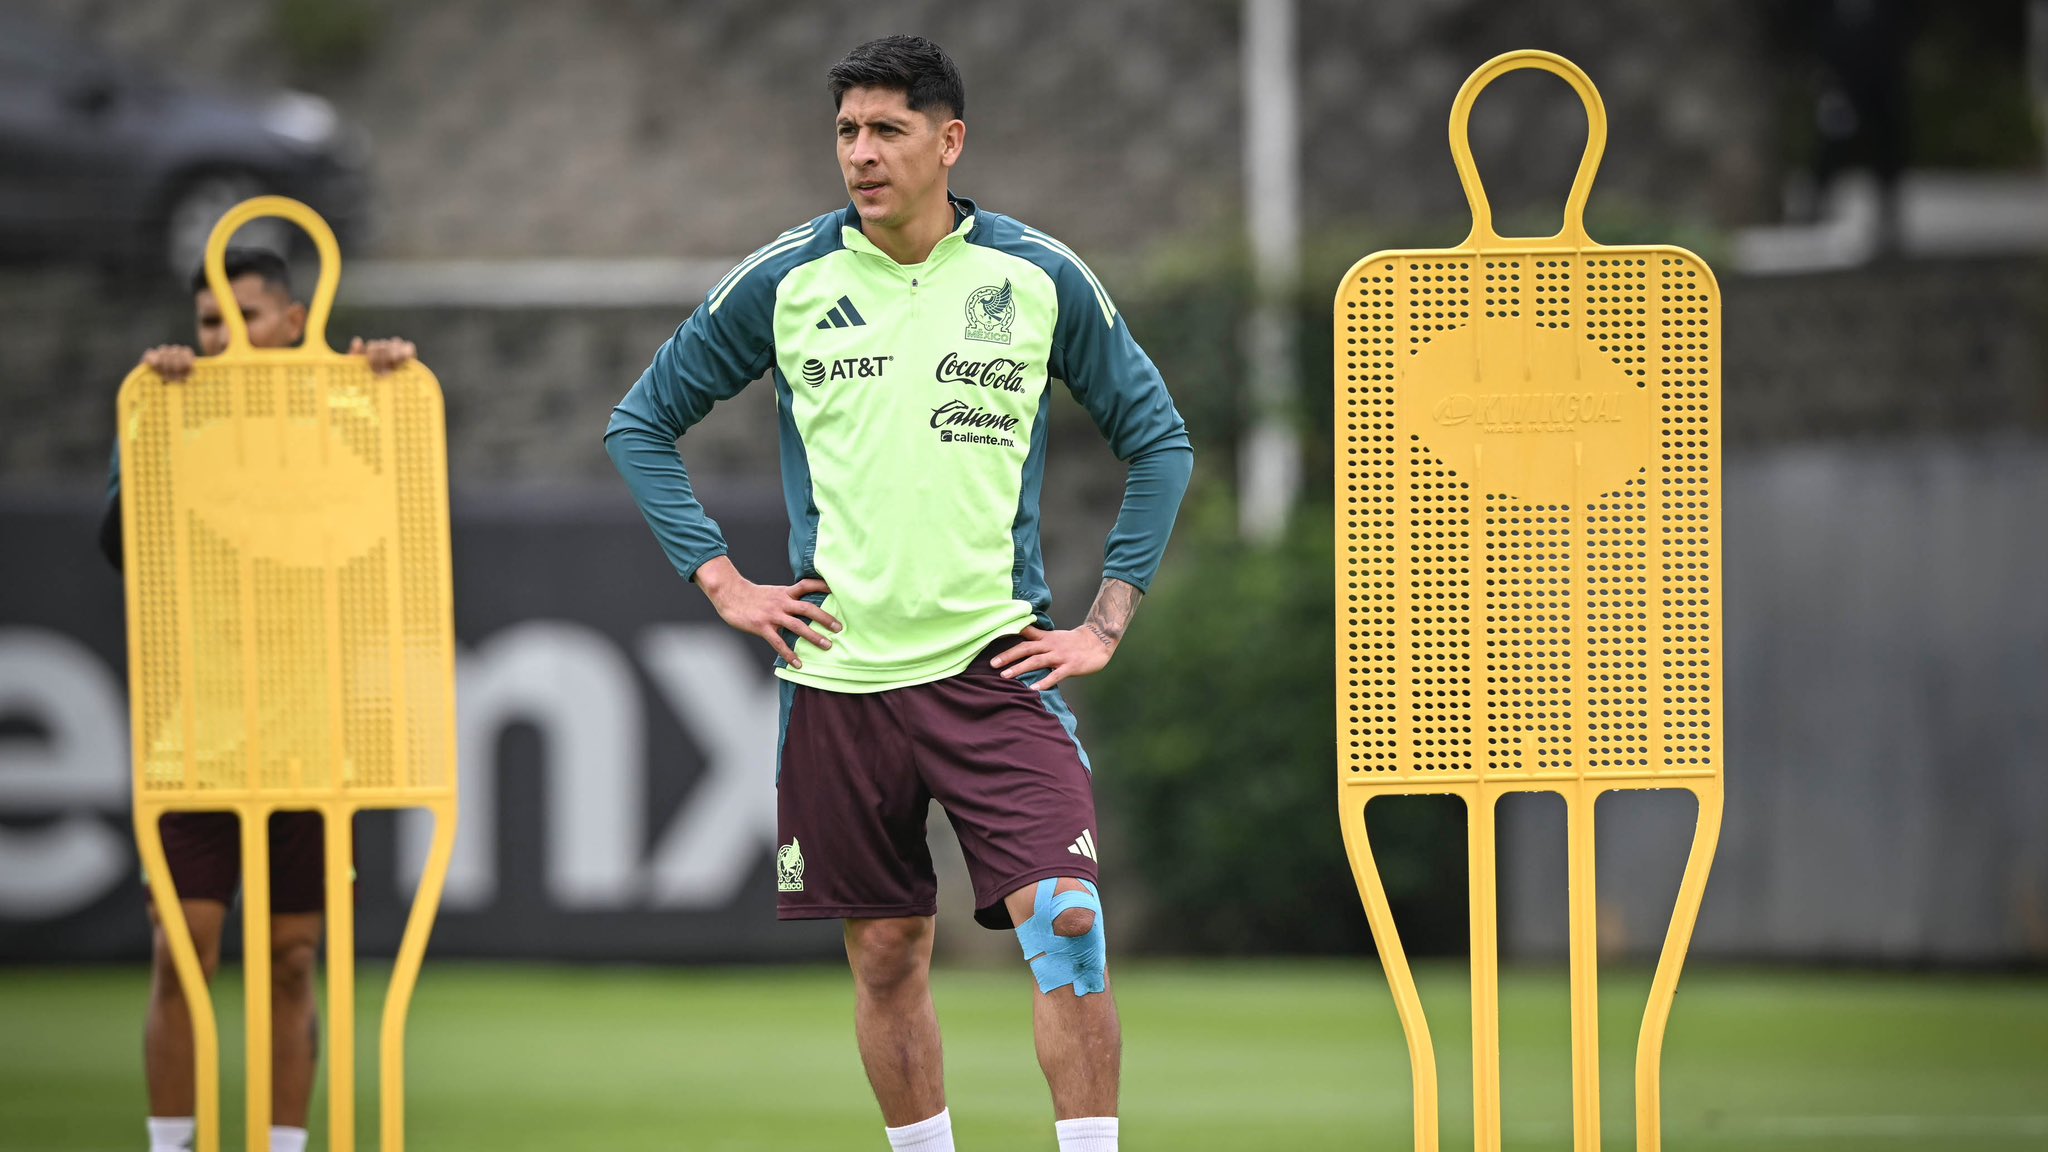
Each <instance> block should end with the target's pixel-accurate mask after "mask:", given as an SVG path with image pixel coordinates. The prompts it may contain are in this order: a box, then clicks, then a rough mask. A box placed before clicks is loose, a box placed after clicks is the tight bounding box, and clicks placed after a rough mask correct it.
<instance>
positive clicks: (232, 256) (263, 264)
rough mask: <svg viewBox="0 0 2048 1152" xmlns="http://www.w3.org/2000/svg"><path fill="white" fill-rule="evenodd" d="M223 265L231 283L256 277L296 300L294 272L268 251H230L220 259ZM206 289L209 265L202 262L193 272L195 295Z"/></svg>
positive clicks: (245, 249)
mask: <svg viewBox="0 0 2048 1152" xmlns="http://www.w3.org/2000/svg"><path fill="white" fill-rule="evenodd" d="M221 266H222V268H224V269H225V270H226V271H227V274H228V283H230V284H233V283H234V282H235V281H237V280H240V279H241V278H242V277H244V276H255V277H259V278H260V279H262V281H263V283H264V285H265V286H266V287H270V288H275V289H277V290H278V291H279V292H282V293H284V298H285V299H287V300H291V299H294V297H293V296H292V273H291V269H290V268H288V267H286V265H285V262H284V257H282V256H279V255H278V254H277V253H275V252H272V251H271V250H269V249H268V248H230V249H228V250H227V252H225V253H224V254H223V255H222V256H221ZM206 287H207V284H206V265H205V264H204V263H202V264H200V265H199V270H198V271H197V272H194V273H192V291H193V292H194V293H195V294H196V293H198V292H200V291H201V290H203V289H204V288H206Z"/></svg>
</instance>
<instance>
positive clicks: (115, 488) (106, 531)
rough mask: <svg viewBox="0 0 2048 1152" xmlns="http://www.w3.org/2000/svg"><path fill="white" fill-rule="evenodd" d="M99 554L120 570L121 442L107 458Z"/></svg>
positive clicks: (116, 442) (115, 445)
mask: <svg viewBox="0 0 2048 1152" xmlns="http://www.w3.org/2000/svg"><path fill="white" fill-rule="evenodd" d="M100 554H101V555H102V556H105V557H106V558H107V563H109V564H112V565H113V566H114V570H115V571H117V572H118V571H120V570H121V559H122V557H121V442H120V441H119V440H115V441H114V452H113V455H112V456H111V457H109V458H108V460H107V499H106V502H105V503H104V504H102V505H101V507H100Z"/></svg>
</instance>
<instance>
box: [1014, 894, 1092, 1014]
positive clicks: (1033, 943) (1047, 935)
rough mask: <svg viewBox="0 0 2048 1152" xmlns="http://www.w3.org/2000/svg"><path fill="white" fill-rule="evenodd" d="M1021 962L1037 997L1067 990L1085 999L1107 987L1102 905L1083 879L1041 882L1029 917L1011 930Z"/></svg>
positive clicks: (1033, 898)
mask: <svg viewBox="0 0 2048 1152" xmlns="http://www.w3.org/2000/svg"><path fill="white" fill-rule="evenodd" d="M1017 941H1018V943H1019V944H1021V945H1022V946H1023V948H1024V959H1025V960H1027V961H1029V962H1030V964H1031V974H1032V975H1033V976H1034V977H1036V978H1037V980H1038V990H1039V991H1040V992H1053V991H1057V990H1058V989H1061V988H1066V987H1072V988H1073V990H1074V995H1076V996H1086V995H1088V994H1089V993H1090V992H1100V991H1103V990H1104V989H1105V988H1107V987H1108V986H1109V983H1108V972H1109V940H1108V937H1107V936H1106V935H1104V933H1103V931H1102V901H1101V899H1100V897H1099V895H1098V893H1097V892H1096V889H1095V885H1094V884H1092V883H1090V882H1088V881H1086V880H1071V879H1061V880H1041V881H1039V883H1038V888H1037V891H1036V892H1034V893H1033V896H1032V913H1031V918H1030V919H1029V920H1026V921H1025V922H1024V923H1023V924H1021V925H1019V926H1018V928H1017Z"/></svg>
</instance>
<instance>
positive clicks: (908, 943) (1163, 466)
mask: <svg viewBox="0 0 2048 1152" xmlns="http://www.w3.org/2000/svg"><path fill="white" fill-rule="evenodd" d="M829 75H830V89H831V93H832V98H833V103H834V106H835V107H836V108H837V111H838V116H837V121H836V125H837V134H838V142H839V143H838V152H839V165H840V170H841V173H842V175H843V177H844V179H845V185H846V191H847V194H848V195H849V196H850V197H851V198H852V203H851V204H850V205H849V206H848V207H846V208H845V209H843V210H839V211H834V212H829V213H826V214H825V215H823V216H820V217H817V218H816V219H814V220H812V221H810V222H809V223H806V224H803V225H799V226H798V227H796V228H792V229H790V230H789V231H787V232H784V233H783V234H782V235H781V236H780V237H778V238H777V239H775V240H774V241H772V242H770V243H769V244H768V245H767V246H765V247H763V248H762V249H760V250H759V251H758V252H756V253H755V254H754V255H753V256H752V257H750V258H749V259H747V260H745V261H743V262H742V263H741V264H739V265H738V266H737V267H736V268H734V269H733V271H732V272H731V273H729V274H728V275H727V276H726V277H725V279H724V280H723V281H722V282H721V283H720V284H718V285H717V286H716V287H714V288H713V289H712V290H711V292H710V295H709V297H708V298H707V299H706V301H705V303H704V304H703V306H702V307H700V308H699V309H698V310H697V312H696V313H695V314H694V315H692V316H691V317H690V319H689V321H688V322H687V323H685V324H684V325H683V326H682V327H681V328H680V329H678V330H677V332H676V335H675V337H674V338H673V339H671V340H670V341H669V342H668V343H667V344H665V345H664V346H663V347H662V348H661V350H660V351H659V352H658V353H656V355H655V358H654V363H653V365H652V366H651V367H649V368H648V370H647V371H646V373H645V374H644V375H642V377H641V378H640V380H639V382H638V383H637V384H635V385H634V386H633V389H632V391H631V392H629V393H628V394H627V396H626V398H625V399H624V400H623V401H622V402H621V403H620V404H619V406H618V407H617V409H616V410H615V412H614V415H613V418H612V422H611V426H610V429H609V430H608V431H607V433H606V437H605V444H606V448H607V449H608V450H609V451H610V453H611V455H612V458H613V460H614V461H616V462H617V464H618V467H619V470H620V471H621V472H622V473H623V474H624V475H625V477H626V480H627V483H628V484H629V485H630V486H631V488H632V490H633V494H634V497H635V499H636V500H638V502H639V504H640V507H641V510H642V511H643V512H644V513H645V515H646V517H647V520H648V523H649V524H650V525H651V526H652V527H653V529H654V531H655V534H656V536H658V537H659V538H660V540H661V543H662V546H663V548H664V549H665V550H666V551H667V553H668V556H669V559H670V561H671V562H672V563H673V564H674V565H675V567H676V570H677V571H678V572H680V573H681V574H682V575H683V576H684V578H686V579H690V580H694V581H695V582H696V583H697V585H698V586H699V587H700V588H702V589H703V590H704V593H705V595H706V596H708V597H709V598H710V600H711V602H712V604H713V606H714V607H715V608H716V609H717V611H718V614H719V616H720V617H721V618H723V619H724V620H725V621H726V623H728V624H730V625H732V626H733V627H735V628H737V629H739V630H740V631H743V632H747V633H751V634H754V635H758V636H760V637H762V638H763V639H765V640H766V641H768V643H769V644H770V645H772V646H773V647H774V649H775V651H776V653H777V655H778V657H779V660H778V661H777V665H778V666H777V670H776V672H777V675H778V676H780V677H781V678H782V681H783V683H782V685H781V689H782V716H781V722H782V738H781V744H780V747H781V760H780V774H779V777H778V783H777V807H778V828H779V836H778V841H779V843H780V848H779V850H778V852H777V854H776V878H777V888H778V891H779V896H778V914H779V915H780V916H781V918H783V919H826V918H831V919H842V920H844V921H845V939H846V952H847V958H848V960H849V962H850V964H851V966H852V969H853V976H854V984H855V989H856V1017H855V1032H856V1035H857V1037H858V1039H859V1043H860V1050H861V1058H862V1061H863V1062H864V1063H865V1065H866V1067H867V1073H868V1080H869V1083H870V1084H871V1085H872V1086H873V1088H874V1091H875V1097H876V1099H877V1101H878V1102H879V1103H880V1105H881V1111H882V1118H883V1122H884V1124H885V1125H887V1127H888V1136H889V1141H890V1144H891V1145H892V1146H893V1147H894V1148H897V1149H916V1150H918V1152H949V1150H950V1149H952V1147H953V1137H952V1121H951V1116H950V1113H949V1112H948V1111H947V1109H946V1102H945V1088H944V1080H943V1075H942V1071H941V1059H940V1042H939V1027H938V1020H937V1017H936V1015H935V1013H934V1011H933V1007H932V1000H931V989H930V967H931V954H932V940H933V927H934V913H935V911H936V904H935V896H936V890H937V885H936V882H935V879H934V875H933V871H932V859H931V855H930V852H929V850H928V849H927V846H926V841H925V816H926V811H927V806H928V805H929V803H930V802H931V801H932V800H933V799H935V798H936V799H937V800H938V802H939V803H940V804H941V805H942V806H943V807H944V808H945V809H946V813H947V816H948V818H949V819H950V820H951V822H952V824H953V827H954V829H955V831H956V832H957V833H958V836H959V839H960V844H961V847H962V849H963V852H964V854H965V856H966V860H967V866H968V873H969V876H970V877H971V879H972V881H973V885H974V897H975V909H976V911H975V919H976V920H977V921H979V922H980V923H981V924H983V925H984V926H986V927H989V928H993V929H1006V928H1014V929H1015V930H1016V933H1017V937H1018V940H1019V942H1020V944H1021V946H1022V948H1023V953H1024V957H1025V959H1026V960H1027V961H1028V962H1029V964H1030V967H1031V971H1032V974H1033V976H1034V977H1035V980H1036V983H1037V987H1038V992H1039V995H1038V996H1037V997H1036V999H1035V1002H1034V1009H1033V1022H1034V1029H1035V1032H1036V1036H1037V1047H1038V1058H1039V1064H1040V1067H1041V1068H1042V1069H1043V1070H1044V1073H1045V1077H1046V1082H1047V1084H1048V1085H1049V1086H1050V1088H1051V1090H1052V1098H1053V1111H1054V1116H1055V1120H1056V1128H1057V1132H1058V1137H1059V1144H1060V1147H1061V1149H1063V1152H1113V1150H1114V1149H1115V1148H1116V1146H1117V1120H1116V1109H1117V1089H1118V1076H1119V1071H1120V1069H1119V1062H1120V1059H1121V1045H1122V1039H1121V1034H1120V1031H1119V1025H1118V1021H1117V1014H1116V1007H1115V1004H1114V1003H1113V1001H1112V999H1111V994H1110V992H1109V986H1108V977H1107V967H1106V965H1107V946H1106V943H1105V937H1104V934H1103V924H1102V907H1101V903H1100V900H1099V893H1098V890H1097V888H1096V885H1095V879H1096V838H1095V837H1096V823H1095V801H1094V794H1093V787H1092V782H1091V779H1090V776H1089V766H1088V759H1087V755H1086V753H1085V752H1083V751H1082V749H1081V746H1080V744H1079V742H1078V741H1077V740H1076V738H1075V734H1074V733H1075V729H1074V718H1073V714H1072V712H1070V711H1069V710H1068V708H1067V705H1066V703H1065V702H1064V700H1063V699H1062V698H1061V696H1060V693H1059V690H1058V688H1057V685H1058V683H1059V682H1060V681H1061V680H1062V679H1064V678H1066V677H1071V676H1085V675H1087V674H1089V673H1092V672H1096V671H1099V670H1100V669H1101V668H1102V667H1103V666H1104V665H1106V664H1107V663H1108V662H1109V659H1110V657H1111V655H1112V654H1113V653H1114V652H1115V651H1116V647H1117V644H1118V642H1119V641H1120V640H1121V639H1122V637H1123V634H1124V630H1125V629H1126V627H1128V626H1129V624H1130V621H1131V616H1132V614H1133V613H1134V612H1135V611H1136V610H1137V606H1138V601H1139V599H1140V597H1141V596H1142V594H1143V592H1144V590H1145V588H1146V587H1148V586H1149V584H1150V582H1151V579H1152V576H1153V574H1154V572H1155V571H1156V570H1157V568H1158V565H1159V560H1160V556H1161V555H1162V553H1163V552H1164V551H1165V548H1166V542H1167V537H1168V535H1169V534H1170V533H1171V531H1172V528H1173V521H1174V516H1175V513H1176V512H1177V510H1178V508H1179V506H1180V500H1181V496H1182V494H1183V493H1184V492H1185V490H1186V487H1187V482H1188V476H1189V472H1190V470H1191V467H1192V460H1193V455H1194V453H1193V450H1192V449H1191V448H1190V446H1189V443H1188V437H1187V431H1186V428H1185V427H1184V425H1183V423H1182V421H1181V417H1180V414H1179V413H1178V412H1177V411H1176V410H1175V409H1174V405H1173V401H1172V399H1171V397H1169V396H1168V395H1167V391H1166V386H1165V383H1164V382H1163V381H1162V380H1161V378H1160V376H1159V373H1158V371H1157V370H1156V369H1155V368H1154V367H1153V365H1152V362H1151V360H1150V359H1149V358H1148V357H1147V356H1146V355H1145V353H1144V352H1143V350H1141V349H1140V348H1139V347H1138V345H1137V343H1136V341H1134V340H1133V339H1132V337H1131V333H1130V329H1129V328H1128V326H1127V325H1126V324H1125V323H1124V321H1123V319H1122V318H1121V317H1120V316H1119V315H1118V313H1117V311H1116V308H1115V305H1114V304H1113V303H1112V302H1111V301H1110V298H1109V296H1108V294H1107V293H1106V292H1105V291H1104V290H1103V287H1102V285H1101V284H1100V282H1098V281H1097V280H1096V278H1095V275H1094V273H1092V272H1091V271H1089V269H1088V268H1087V266H1086V265H1084V264H1082V263H1081V261H1080V260H1079V259H1078V258H1076V257H1075V256H1074V254H1073V253H1072V252H1071V251H1070V250H1069V249H1068V248H1067V247H1066V246H1065V245H1063V244H1061V243H1060V242H1059V241H1057V240H1055V239H1053V238H1052V237H1050V236H1047V235H1046V234H1044V233H1042V232H1039V231H1037V230H1036V229H1033V228H1030V227H1027V226H1025V225H1023V224H1021V223H1019V222H1018V221H1016V220H1013V219H1011V218H1009V217H1007V216H1002V215H998V214H996V213H993V212H988V211H985V210H982V209H980V208H978V207H977V206H976V205H975V204H974V203H973V202H972V201H969V200H966V199H962V198H959V197H955V196H953V195H951V194H950V192H949V191H948V187H947V185H948V175H949V173H950V171H951V169H952V167H953V165H954V164H955V163H956V162H957V161H958V160H959V158H960V154H961V149H962V148H963V147H964V145H965V142H966V133H967V126H966V124H965V123H963V122H962V120H961V116H962V114H963V112H964V110H965V105H966V99H965V92H964V89H963V86H962V82H961V79H960V73H959V71H958V69H957V68H956V67H955V66H954V64H953V61H952V60H951V59H950V58H948V57H947V55H946V54H945V53H944V52H943V51H942V50H940V49H939V47H938V46H937V45H935V44H933V43H931V42H930V41H929V40H925V39H923V38H921V37H911V36H891V37H887V38H884V39H880V40H874V41H870V42H868V43H866V44H863V45H861V46H860V47H858V48H855V49H854V50H853V51H852V53H850V54H849V55H848V56H847V57H846V58H845V59H844V60H842V61H840V62H839V63H838V64H836V65H834V66H833V68H832V69H831V71H830V74H829ZM771 368H772V369H773V377H774V386H775V389H776V393H777V396H778V399H779V401H780V403H779V405H778V409H779V411H780V413H781V439H782V460H783V479H784V491H785V499H786V502H787V508H788V513H789V519H790V526H791V533H790V564H791V568H792V570H793V575H794V577H795V580H796V583H794V584H792V585H787V586H783V585H763V584H755V583H752V582H750V581H749V580H747V579H746V578H745V577H743V576H742V575H741V574H740V573H739V570H738V569H737V568H735V567H734V566H733V563H732V561H731V560H730V559H728V558H727V557H726V554H725V553H726V548H725V542H724V539H723V537H722V536H721V534H720V532H719V530H718V527H717V525H716V524H715V523H713V522H712V521H711V520H710V519H709V518H708V517H706V515H705V513H704V509H703V507H702V505H700V504H699V503H698V502H697V500H696V498H695V497H694V496H693V495H692V492H691V488H690V484H689V479H688V476H687V475H686V474H685V472H684V469H683V465H682V462H681V460H680V459H679V458H678V455H677V452H676V448H675V443H676V439H677V437H679V436H680V435H682V434H683V432H684V431H685V430H686V429H688V428H689V427H690V426H691V425H692V424H695V423H696V422H697V421H698V420H700V419H702V418H703V417H704V415H705V414H706V412H707V411H708V410H709V409H710V407H711V405H712V404H713V403H714V402H716V401H718V400H722V399H727V398H729V397H731V396H733V395H735V394H737V393H738V392H739V391H740V389H742V388H744V387H745V386H746V384H747V383H748V382H749V381H751V380H753V379H754V378H756V377H758V376H760V375H761V374H762V373H763V372H766V371H768V370H770V369H771ZM1051 377H1058V378H1060V379H1062V380H1064V381H1065V382H1066V384H1067V387H1068V389H1069V390H1070V391H1072V393H1073V395H1074V397H1075V399H1077V400H1079V401H1080V403H1081V405H1082V407H1083V408H1085V409H1086V410H1087V412H1088V413H1089V415H1090V416H1091V417H1092V418H1093V419H1094V421H1095V423H1096V425H1097V427H1098V428H1100V429H1101V431H1102V434H1103V436H1104V438H1105V439H1107V440H1108V441H1109V444H1110V447H1111V448H1112V449H1113V450H1114V451H1115V453H1116V455H1117V457H1118V458H1119V459H1121V460H1123V461H1125V462H1126V463H1127V464H1128V465H1129V473H1128V477H1127V480H1126V484H1125V489H1124V500H1123V507H1122V511H1121V513H1120V515H1119V516H1118V518H1117V522H1116V525H1115V527H1114V528H1113V529H1112V531H1111V533H1110V537H1109V543H1108V547H1107V552H1106V556H1105V560H1104V568H1103V577H1104V578H1103V581H1102V585H1101V590H1100V592H1099V594H1098V595H1097V597H1096V600H1095V604H1094V606H1093V608H1091V609H1090V611H1089V614H1088V618H1087V621H1086V622H1085V623H1084V624H1083V625H1082V627H1080V628H1076V629H1071V630H1059V629H1055V628H1053V626H1052V620H1051V617H1050V616H1049V615H1048V614H1047V613H1048V610H1049V608H1050V606H1051V593H1050V590H1049V589H1048V588H1047V586H1046V581H1045V573H1044V559H1043V556H1042V554H1041V550H1040V545H1039V511H1038V494H1039V491H1040V488H1041V486H1042V484H1043V481H1044V475H1045V458H1046V425H1047V419H1048V413H1047V409H1048V405H1049V403H1050V399H1051V398H1050V394H1049V392H1048V384H1049V378H1051ZM827 633H830V635H829V636H828V635H827Z"/></svg>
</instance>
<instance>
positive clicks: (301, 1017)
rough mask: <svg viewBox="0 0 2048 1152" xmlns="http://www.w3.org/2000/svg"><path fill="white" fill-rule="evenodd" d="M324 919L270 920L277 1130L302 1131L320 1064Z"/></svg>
mask: <svg viewBox="0 0 2048 1152" xmlns="http://www.w3.org/2000/svg"><path fill="white" fill-rule="evenodd" d="M325 919H326V917H325V916H324V915H323V914H322V913H319V912H297V913H281V914H279V915H275V916H272V917H271V918H270V1062H271V1072H270V1076H271V1079H270V1100H271V1103H270V1122H271V1124H272V1126H273V1127H275V1128H294V1129H301V1130H303V1129H304V1128H305V1127H306V1114H307V1110H308V1108H309V1106H310V1105H311V1102H312V1099H313V1072H314V1069H315V1068H316V1067H318V1065H319V1062H320V998H319V995H318V989H317V988H316V976H317V973H318V970H319V959H320V932H321V927H322V924H323V922H324V921H325ZM287 1139H288V1140H289V1139H291V1137H287ZM275 1143H276V1142H275V1141H273V1146H275Z"/></svg>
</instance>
